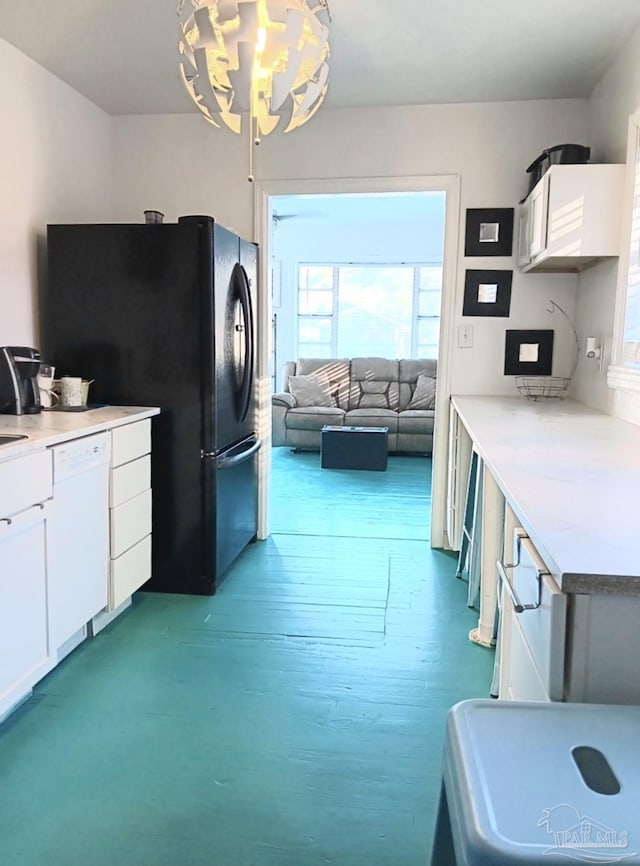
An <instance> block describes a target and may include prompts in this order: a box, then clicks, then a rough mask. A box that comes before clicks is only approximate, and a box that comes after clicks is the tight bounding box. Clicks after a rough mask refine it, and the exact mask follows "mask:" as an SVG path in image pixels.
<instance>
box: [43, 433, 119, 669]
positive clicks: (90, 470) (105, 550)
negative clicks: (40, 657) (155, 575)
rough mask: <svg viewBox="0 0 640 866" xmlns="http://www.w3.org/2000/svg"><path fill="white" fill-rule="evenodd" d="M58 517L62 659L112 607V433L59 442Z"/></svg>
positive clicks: (55, 644)
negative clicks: (109, 603)
mask: <svg viewBox="0 0 640 866" xmlns="http://www.w3.org/2000/svg"><path fill="white" fill-rule="evenodd" d="M51 450H52V452H53V515H52V519H51V522H50V534H49V535H48V537H47V561H48V569H47V584H48V607H49V651H50V654H51V655H52V656H53V657H54V658H57V660H58V661H59V660H60V659H62V658H63V657H64V656H65V655H67V653H69V652H70V651H71V650H72V649H74V648H75V647H76V646H77V645H78V644H79V643H81V641H83V640H84V639H85V637H86V636H87V623H88V622H89V621H90V620H91V618H92V617H94V616H95V615H96V614H97V613H98V612H99V611H101V610H102V609H103V608H105V607H106V605H107V593H108V584H109V459H110V455H111V437H110V434H109V433H98V434H96V435H94V436H85V437H83V438H82V439H74V440H73V441H71V442H65V443H64V444H62V445H57V446H54V447H53V448H52V449H51Z"/></svg>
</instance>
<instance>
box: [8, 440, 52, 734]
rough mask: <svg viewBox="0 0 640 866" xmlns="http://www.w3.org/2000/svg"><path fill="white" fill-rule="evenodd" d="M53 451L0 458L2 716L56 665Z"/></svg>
mask: <svg viewBox="0 0 640 866" xmlns="http://www.w3.org/2000/svg"><path fill="white" fill-rule="evenodd" d="M51 493H52V476H51V457H50V455H49V454H47V453H45V452H42V453H39V454H33V455H30V456H27V457H22V458H19V459H16V460H12V461H10V462H7V463H3V464H0V505H1V506H2V511H0V719H2V718H4V716H6V715H7V713H9V712H10V711H11V710H12V709H13V708H14V707H15V706H16V705H17V704H18V703H20V702H21V701H22V700H23V699H24V698H25V697H27V696H28V695H29V693H30V692H31V689H32V687H33V686H34V684H35V683H36V682H37V681H38V680H39V679H40V678H41V677H42V676H44V674H46V673H47V672H48V671H49V670H50V668H51V666H52V663H51V660H50V653H49V643H48V639H47V635H48V630H47V566H46V545H47V523H48V520H49V515H50V510H51Z"/></svg>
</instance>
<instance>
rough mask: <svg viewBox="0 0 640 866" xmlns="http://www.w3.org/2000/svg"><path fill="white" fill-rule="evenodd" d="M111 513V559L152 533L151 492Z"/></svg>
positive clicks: (147, 491) (148, 491)
mask: <svg viewBox="0 0 640 866" xmlns="http://www.w3.org/2000/svg"><path fill="white" fill-rule="evenodd" d="M110 511H111V559H116V558H117V557H118V556H120V555H121V554H123V553H124V552H125V550H128V549H129V548H130V547H133V545H134V544H136V543H137V542H138V541H140V540H141V539H142V538H144V537H145V535H149V534H150V533H151V491H150V490H145V492H144V493H140V494H139V495H138V496H135V497H134V498H133V499H129V500H128V501H127V502H123V504H122V505H118V506H117V508H112V509H110Z"/></svg>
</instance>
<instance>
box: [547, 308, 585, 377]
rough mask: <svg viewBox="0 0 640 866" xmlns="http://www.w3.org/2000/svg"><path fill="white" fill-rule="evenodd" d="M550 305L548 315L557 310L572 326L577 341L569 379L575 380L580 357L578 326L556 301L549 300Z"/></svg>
mask: <svg viewBox="0 0 640 866" xmlns="http://www.w3.org/2000/svg"><path fill="white" fill-rule="evenodd" d="M549 304H550V305H551V307H547V312H548V313H555V311H556V310H557V311H558V312H559V313H562V315H563V316H564V317H565V319H566V320H567V322H569V324H570V325H571V330H572V331H573V338H574V340H575V343H576V345H575V351H574V356H573V364H572V365H571V372H570V373H569V378H570V379H573V374H574V373H575V372H576V367H577V366H578V357H579V355H580V341H579V339H578V332H577V331H576V326H575V325H574V324H573V322H572V320H571V319H570V318H569V316H568V315H567V314H566V313H565V311H564V310H563V309H562V307H561V306H560V304H558V303H557V302H556V301H553V300H551V298H549Z"/></svg>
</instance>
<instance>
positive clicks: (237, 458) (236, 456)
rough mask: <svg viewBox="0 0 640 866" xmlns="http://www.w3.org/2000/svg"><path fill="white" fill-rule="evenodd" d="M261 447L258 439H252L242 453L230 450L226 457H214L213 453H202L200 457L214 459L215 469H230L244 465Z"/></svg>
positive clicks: (223, 455)
mask: <svg viewBox="0 0 640 866" xmlns="http://www.w3.org/2000/svg"><path fill="white" fill-rule="evenodd" d="M261 447H262V442H261V440H260V439H254V440H252V442H251V445H249V447H248V448H245V449H244V450H243V451H236V450H235V449H232V451H231V453H230V454H229V455H228V456H227V455H225V454H222V455H220V456H219V457H216V455H215V454H214V453H213V452H206V451H203V452H202V457H203V458H206V457H215V459H216V469H232V468H233V467H234V466H238V465H239V464H240V463H244V462H245V461H246V460H250V459H251V458H252V457H253V455H254V454H257V453H258V451H259V450H260V448H261Z"/></svg>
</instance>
